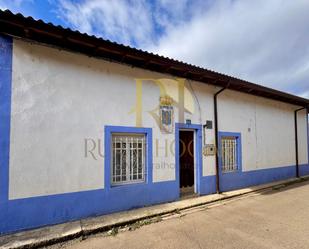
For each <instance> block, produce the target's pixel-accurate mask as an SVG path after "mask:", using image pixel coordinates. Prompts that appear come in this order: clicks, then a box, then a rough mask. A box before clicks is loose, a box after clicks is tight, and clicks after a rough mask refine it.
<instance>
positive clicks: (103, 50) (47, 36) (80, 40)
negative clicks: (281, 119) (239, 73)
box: [0, 10, 309, 109]
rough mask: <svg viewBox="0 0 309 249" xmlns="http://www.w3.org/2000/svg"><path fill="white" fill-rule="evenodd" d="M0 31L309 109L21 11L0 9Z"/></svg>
mask: <svg viewBox="0 0 309 249" xmlns="http://www.w3.org/2000/svg"><path fill="white" fill-rule="evenodd" d="M0 33H2V34H6V35H9V36H13V37H18V38H22V39H27V40H31V41H36V42H39V43H45V44H49V45H52V46H56V47H58V48H63V49H66V50H69V51H75V52H79V53H83V54H86V55H88V56H93V57H98V58H104V59H106V60H109V61H115V62H119V63H124V64H128V65H131V66H134V67H139V68H144V69H148V70H152V71H156V72H160V73H166V74H170V75H173V76H176V77H182V78H187V79H191V80H195V81H200V82H204V83H207V84H212V85H215V86H219V87H226V86H228V89H231V90H236V91H240V92H244V93H248V94H252V95H256V96H262V97H266V98H270V99H273V100H278V101H283V102H286V103H290V104H294V105H297V106H302V107H306V108H307V109H309V100H308V99H305V98H301V97H298V96H295V95H292V94H288V93H285V92H281V91H278V90H275V89H272V88H268V87H264V86H261V85H257V84H254V83H251V82H248V81H245V80H241V79H238V78H235V77H231V76H228V75H224V74H221V73H217V72H214V71H211V70H208V69H204V68H201V67H197V66H194V65H191V64H187V63H184V62H181V61H176V60H173V59H170V58H167V57H163V56H159V55H157V54H153V53H149V52H146V51H142V50H139V49H135V48H132V47H129V46H124V45H121V44H117V43H115V42H111V41H109V40H104V39H102V38H97V37H95V36H90V35H87V34H82V33H80V32H78V31H72V30H71V29H65V28H63V27H61V26H54V25H53V24H51V23H44V22H43V21H42V20H34V19H33V18H32V17H24V16H23V15H21V14H16V15H15V14H13V13H12V12H10V11H8V10H6V11H0Z"/></svg>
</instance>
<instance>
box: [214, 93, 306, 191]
mask: <svg viewBox="0 0 309 249" xmlns="http://www.w3.org/2000/svg"><path fill="white" fill-rule="evenodd" d="M218 102H219V104H218V112H219V117H218V123H219V127H218V128H219V131H220V132H233V133H240V134H241V158H242V161H241V163H242V170H241V171H238V172H232V173H220V180H221V181H220V187H221V190H222V191H226V190H231V189H237V188H241V187H246V186H251V185H257V184H262V183H266V182H271V181H275V180H280V179H285V178H291V177H295V176H296V166H295V165H296V162H295V160H296V157H295V128H294V127H295V123H294V110H296V109H297V108H298V107H297V106H292V105H289V104H285V103H282V102H277V101H273V100H269V99H265V98H261V97H254V96H250V95H247V94H243V93H240V92H235V91H230V90H226V91H224V92H223V93H222V94H221V95H220V97H219V101H218ZM298 142H299V153H298V154H299V164H300V172H301V174H306V172H307V170H308V137H307V113H306V110H303V111H300V112H299V113H298Z"/></svg>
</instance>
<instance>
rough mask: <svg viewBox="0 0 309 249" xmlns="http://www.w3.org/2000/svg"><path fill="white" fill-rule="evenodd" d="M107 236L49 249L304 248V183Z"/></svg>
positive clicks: (307, 224) (308, 239)
mask: <svg viewBox="0 0 309 249" xmlns="http://www.w3.org/2000/svg"><path fill="white" fill-rule="evenodd" d="M146 223H147V222H146ZM110 234H113V235H109V236H107V235H106V234H97V235H93V236H90V237H89V238H86V239H83V240H81V239H79V240H73V241H70V242H66V243H64V244H57V245H54V246H53V247H50V248H64V249H71V248H72V249H73V248H74V249H83V248H85V249H92V248H100V249H101V248H108V249H113V248H126V249H129V248H147V249H148V248H160V249H161V248H175V249H176V248H177V249H181V248H190V249H193V248H237V249H241V248H250V249H254V248H259V249H260V248H306V249H308V248H309V182H308V181H306V182H302V183H297V184H293V185H290V186H288V187H284V188H279V189H272V190H267V191H264V192H261V193H255V194H249V195H246V196H242V197H240V198H236V199H235V198H234V199H232V200H229V201H223V202H220V203H216V204H212V205H209V206H206V207H200V208H195V209H191V210H188V211H184V212H181V213H179V214H174V215H172V216H166V217H163V219H162V220H161V221H159V222H155V223H152V224H143V226H140V227H139V226H133V229H132V228H131V231H130V230H128V229H125V230H120V231H119V232H117V231H112V232H111V233H110Z"/></svg>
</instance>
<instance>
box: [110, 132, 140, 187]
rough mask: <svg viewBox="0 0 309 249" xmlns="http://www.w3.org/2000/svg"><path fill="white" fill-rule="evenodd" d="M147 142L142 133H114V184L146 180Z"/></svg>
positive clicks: (112, 181)
mask: <svg viewBox="0 0 309 249" xmlns="http://www.w3.org/2000/svg"><path fill="white" fill-rule="evenodd" d="M145 143H146V138H145V135H141V134H128V135H126V134H113V135H112V144H113V146H112V155H113V156H112V165H111V166H112V167H111V168H112V172H111V183H112V185H117V184H128V183H134V182H144V181H145V179H146V176H145V172H146V170H145V148H146V144H145Z"/></svg>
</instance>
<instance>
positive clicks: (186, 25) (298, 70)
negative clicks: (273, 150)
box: [0, 0, 309, 98]
mask: <svg viewBox="0 0 309 249" xmlns="http://www.w3.org/2000/svg"><path fill="white" fill-rule="evenodd" d="M0 8H2V9H5V8H10V9H11V10H12V11H13V12H22V13H23V14H25V15H32V16H34V17H35V18H41V19H43V20H45V21H51V22H53V23H55V24H61V25H63V26H66V27H71V28H73V29H78V30H80V31H82V32H87V33H89V34H95V35H97V36H101V37H103V38H106V39H110V40H113V41H117V42H119V43H123V44H126V45H131V46H134V47H138V48H142V49H144V50H148V51H153V52H155V53H159V54H161V55H165V56H169V57H173V58H176V59H179V60H182V61H185V62H189V63H192V64H195V65H198V66H202V67H206V68H209V69H212V70H216V71H219V72H222V73H225V74H229V75H232V76H236V77H240V78H242V79H246V80H249V81H252V82H255V83H259V84H262V85H266V86H269V87H272V88H276V89H279V90H283V91H287V92H290V93H293V94H297V95H299V96H302V97H306V98H309V14H308V13H309V0H254V1H253V0H252V1H249V0H204V1H203V0H195V1H194V0H191V1H189V0H157V1H155V0H140V1H138V0H136V1H135V0H77V1H73V0H47V1H45V2H44V1H39V0H38V1H35V0H13V1H12V0H11V1H5V0H0Z"/></svg>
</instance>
